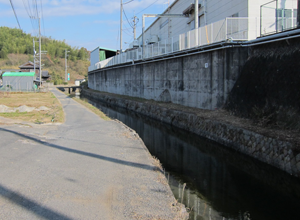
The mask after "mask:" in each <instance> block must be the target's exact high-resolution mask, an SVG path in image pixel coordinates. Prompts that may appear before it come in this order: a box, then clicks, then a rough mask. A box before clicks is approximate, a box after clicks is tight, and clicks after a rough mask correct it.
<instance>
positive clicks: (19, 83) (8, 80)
mask: <svg viewBox="0 0 300 220" xmlns="http://www.w3.org/2000/svg"><path fill="white" fill-rule="evenodd" d="M34 75H35V73H34V72H6V73H4V74H3V75H2V80H3V88H2V89H7V88H9V90H11V91H33V90H35V89H36V87H35V85H34V83H33V81H34Z"/></svg>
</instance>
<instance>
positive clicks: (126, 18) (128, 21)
mask: <svg viewBox="0 0 300 220" xmlns="http://www.w3.org/2000/svg"><path fill="white" fill-rule="evenodd" d="M123 13H124V15H125V17H126V20H127V22H128V24H129V25H130V27H132V28H133V26H132V25H131V24H130V22H129V20H128V18H127V15H126V13H125V11H124V9H123Z"/></svg>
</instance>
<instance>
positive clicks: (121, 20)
mask: <svg viewBox="0 0 300 220" xmlns="http://www.w3.org/2000/svg"><path fill="white" fill-rule="evenodd" d="M122 29H123V1H122V0H121V9H120V54H121V53H122V40H123V39H122Z"/></svg>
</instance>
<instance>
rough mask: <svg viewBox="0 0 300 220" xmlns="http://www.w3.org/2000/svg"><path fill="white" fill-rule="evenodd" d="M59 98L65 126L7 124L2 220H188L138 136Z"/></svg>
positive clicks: (0, 174)
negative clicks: (183, 219)
mask: <svg viewBox="0 0 300 220" xmlns="http://www.w3.org/2000/svg"><path fill="white" fill-rule="evenodd" d="M52 92H53V93H54V94H55V96H56V97H57V98H59V100H60V101H61V103H62V105H63V109H64V111H65V114H66V122H65V123H64V124H60V125H59V124H56V125H36V124H30V123H24V122H22V123H15V122H11V121H9V120H4V119H3V118H0V219H18V220H19V219H31V220H32V219H51V220H52V219H64V220H69V219H105V220H106V219H182V217H180V212H182V210H181V211H178V210H179V209H180V208H181V207H180V206H178V205H174V204H176V201H175V198H174V197H173V195H172V192H171V191H170V188H169V186H168V185H167V184H166V183H165V178H164V176H163V174H162V173H161V172H160V171H158V170H157V169H156V167H155V165H154V162H153V161H154V160H153V159H152V158H151V155H150V154H149V152H148V151H147V149H146V148H145V146H144V145H143V143H142V141H141V140H140V139H139V138H138V137H137V136H136V134H135V132H134V131H131V130H130V129H128V128H127V127H126V126H125V125H123V124H121V123H118V122H116V121H104V120H102V119H101V118H99V117H98V116H97V115H95V114H94V113H92V112H91V111H89V110H88V109H86V108H85V107H83V106H81V105H80V104H78V103H77V102H75V101H74V100H72V99H71V98H69V97H67V96H66V95H65V94H63V93H61V92H59V91H57V90H56V89H53V91H52Z"/></svg>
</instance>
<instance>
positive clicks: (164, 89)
mask: <svg viewBox="0 0 300 220" xmlns="http://www.w3.org/2000/svg"><path fill="white" fill-rule="evenodd" d="M247 57H248V51H247V49H245V48H224V49H218V50H215V51H210V52H203V53H200V54H194V55H186V56H183V57H178V58H172V59H166V60H159V61H156V62H151V63H140V64H134V65H131V66H125V67H122V66H121V67H118V68H113V69H109V68H107V69H99V70H96V71H94V72H92V73H89V80H88V83H89V88H91V89H94V90H98V91H102V92H108V93H114V94H120V95H127V96H132V97H139V98H144V99H149V100H150V99H153V100H155V101H161V102H172V103H175V104H180V105H184V106H188V107H196V108H201V109H209V110H213V109H216V108H221V107H222V106H223V104H224V103H225V101H226V97H227V95H228V93H229V92H230V90H231V89H232V87H233V86H234V83H235V81H236V80H237V78H238V75H239V72H240V70H241V68H242V65H243V64H244V63H245V61H246V59H247Z"/></svg>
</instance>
